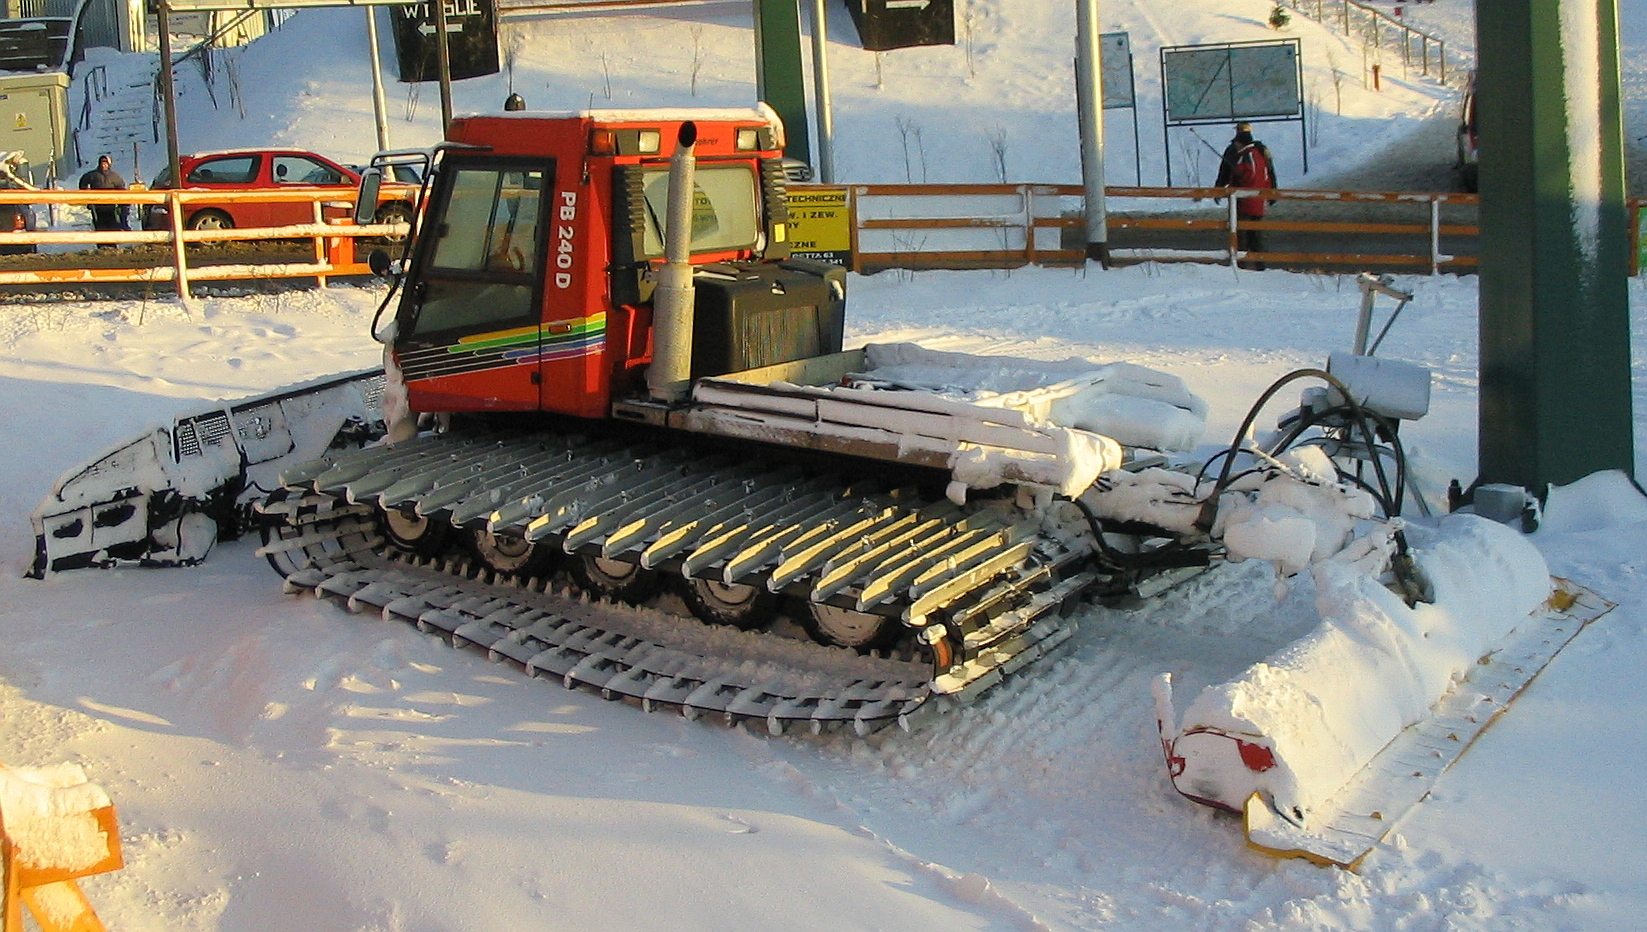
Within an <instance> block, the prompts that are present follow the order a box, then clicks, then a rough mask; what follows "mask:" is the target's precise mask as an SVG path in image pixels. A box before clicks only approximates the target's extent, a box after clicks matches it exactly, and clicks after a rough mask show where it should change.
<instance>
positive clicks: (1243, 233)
mask: <svg viewBox="0 0 1647 932" xmlns="http://www.w3.org/2000/svg"><path fill="white" fill-rule="evenodd" d="M1213 187H1216V188H1278V187H1280V185H1279V184H1278V183H1277V182H1276V180H1275V161H1274V160H1273V159H1271V158H1270V150H1269V149H1268V147H1266V146H1265V145H1264V144H1263V143H1261V142H1259V141H1258V140H1256V139H1254V138H1252V124H1251V123H1238V124H1236V126H1235V138H1234V139H1231V140H1230V144H1229V146H1228V147H1227V148H1225V149H1224V158H1223V160H1222V161H1221V162H1220V163H1219V165H1218V180H1217V181H1215V182H1213ZM1267 206H1268V202H1267V201H1265V200H1264V198H1261V197H1241V198H1236V200H1235V213H1236V217H1237V220H1236V229H1237V233H1236V236H1237V239H1236V245H1237V247H1238V248H1240V249H1241V251H1242V252H1263V251H1264V235H1263V232H1262V231H1260V230H1254V229H1250V228H1248V227H1246V226H1244V225H1242V224H1241V222H1240V221H1242V220H1262V219H1264V209H1265V208H1266V207H1267ZM1250 267H1251V268H1255V269H1262V268H1263V267H1264V263H1262V262H1254V263H1251V264H1250Z"/></svg>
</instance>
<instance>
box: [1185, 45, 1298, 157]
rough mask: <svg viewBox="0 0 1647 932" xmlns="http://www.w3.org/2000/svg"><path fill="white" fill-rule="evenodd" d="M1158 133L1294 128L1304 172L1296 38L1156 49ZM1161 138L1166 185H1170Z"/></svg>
mask: <svg viewBox="0 0 1647 932" xmlns="http://www.w3.org/2000/svg"><path fill="white" fill-rule="evenodd" d="M1161 87H1162V88H1163V89H1164V91H1165V93H1164V94H1162V100H1161V108H1162V110H1163V116H1164V127H1163V130H1162V132H1163V134H1165V133H1167V132H1168V131H1169V130H1170V129H1171V128H1172V127H1174V126H1195V125H1199V124H1204V123H1238V122H1246V123H1267V122H1275V121H1288V122H1297V123H1299V124H1300V132H1299V150H1300V151H1301V153H1302V156H1303V163H1304V171H1305V172H1308V171H1309V170H1310V155H1309V148H1308V146H1307V145H1306V144H1305V140H1306V139H1307V137H1308V135H1309V134H1308V127H1305V126H1304V125H1303V124H1304V121H1305V120H1306V115H1305V111H1304V90H1303V88H1304V57H1303V55H1302V53H1301V50H1300V42H1299V40H1298V39H1273V40H1268V41H1263V42H1224V43H1219V44H1217V45H1181V46H1170V47H1163V48H1162V49H1161ZM1171 156H1172V145H1171V141H1170V139H1169V140H1167V184H1168V186H1171V184H1172V157H1171Z"/></svg>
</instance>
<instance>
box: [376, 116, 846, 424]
mask: <svg viewBox="0 0 1647 932" xmlns="http://www.w3.org/2000/svg"><path fill="white" fill-rule="evenodd" d="M690 115H691V116H692V117H694V118H693V119H690V120H688V119H684V118H683V116H684V115H683V113H682V112H680V111H590V112H585V113H579V114H544V113H527V112H515V113H505V114H497V115H488V116H465V117H459V118H457V119H456V120H454V121H453V123H452V127H451V130H450V132H449V134H448V136H449V140H450V141H449V143H448V144H447V145H445V146H442V147H441V148H440V150H439V154H438V164H437V166H436V170H435V171H434V172H433V173H432V177H433V185H432V189H431V190H430V192H429V195H428V202H427V207H426V209H425V211H424V218H425V220H424V225H423V228H422V230H421V232H420V235H418V236H417V237H416V238H415V240H414V244H415V245H414V250H415V251H414V252H413V254H412V255H411V256H410V257H409V258H410V260H411V261H410V263H409V266H410V268H411V269H412V270H414V271H413V274H412V277H411V279H410V280H409V281H407V282H406V284H405V289H404V291H403V294H402V297H401V300H400V304H399V308H398V311H397V313H396V317H395V321H396V327H395V333H394V337H393V340H392V346H393V350H394V356H395V359H396V360H397V362H398V364H399V368H400V372H401V375H402V378H403V379H404V381H405V385H406V389H407V393H408V400H409V402H410V406H411V409H412V410H413V411H417V412H466V411H547V412H555V413H559V414H567V415H575V416H578V417H585V418H606V417H609V416H611V411H612V402H613V400H614V399H615V398H623V397H626V396H630V395H634V394H635V393H636V391H637V389H638V387H639V385H640V382H639V380H640V378H641V377H642V375H643V373H644V372H645V371H646V368H647V367H648V366H649V365H651V363H652V362H653V358H652V356H653V348H654V347H653V340H652V333H653V329H654V312H653V299H654V291H655V290H656V287H655V286H654V284H653V282H652V280H651V279H653V278H654V276H653V275H649V274H648V272H649V270H650V269H651V268H652V267H653V266H654V265H658V264H659V263H661V262H662V260H663V259H664V242H665V237H664V233H665V226H666V218H667V216H668V193H669V179H670V162H671V157H672V156H674V155H676V153H677V151H678V150H679V149H680V148H681V139H682V133H683V129H684V130H685V131H686V132H687V133H688V134H690V135H691V136H692V143H693V145H692V146H691V148H692V150H693V154H694V156H695V162H696V165H695V173H694V174H695V177H694V183H693V196H692V202H691V205H690V209H691V213H690V227H691V229H690V238H691V243H690V255H689V260H688V261H689V263H690V265H691V266H693V267H695V268H696V269H697V270H698V274H697V275H696V276H695V278H696V281H695V283H694V285H693V287H694V288H695V291H696V301H695V304H696V313H695V314H694V315H692V318H693V321H694V322H693V324H692V325H691V326H692V334H691V336H692V340H691V351H690V371H689V373H682V377H694V378H695V377H701V376H707V375H720V374H723V373H727V372H733V371H737V370H742V369H749V368H754V367H757V366H764V365H769V364H772V363H779V362H787V361H791V360H795V359H803V358H811V357H816V356H821V355H826V354H829V353H834V352H837V351H839V350H840V348H841V333H842V315H843V311H844V303H845V301H844V293H845V292H844V287H843V282H844V277H845V273H844V271H843V270H840V269H836V268H833V267H830V266H827V265H823V264H821V263H816V262H810V261H802V260H789V245H788V241H787V238H786V227H787V223H786V219H787V214H786V209H785V207H784V188H783V170H782V164H781V158H782V152H781V145H782V142H781V135H780V134H781V130H780V128H779V126H778V124H777V123H776V122H775V121H768V120H765V119H763V118H762V117H761V114H760V113H759V112H757V111H747V110H746V111H734V112H730V113H728V112H715V111H704V112H696V111H694V112H691V114H690Z"/></svg>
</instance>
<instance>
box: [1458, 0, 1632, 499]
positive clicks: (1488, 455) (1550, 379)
mask: <svg viewBox="0 0 1647 932" xmlns="http://www.w3.org/2000/svg"><path fill="white" fill-rule="evenodd" d="M1476 36H1477V46H1478V47H1477V61H1478V62H1479V71H1478V73H1477V77H1476V87H1478V88H1480V92H1481V94H1482V95H1483V97H1482V104H1483V106H1482V107H1481V108H1480V110H1479V111H1478V125H1479V132H1480V145H1481V167H1480V189H1481V216H1480V227H1481V264H1480V276H1481V285H1480V287H1481V297H1480V302H1481V313H1480V328H1481V333H1480V345H1481V406H1480V413H1479V427H1480V431H1479V438H1478V447H1479V468H1480V475H1479V477H1478V479H1477V483H1504V484H1509V485H1518V486H1521V487H1522V488H1524V489H1527V490H1528V491H1530V492H1532V493H1534V494H1537V495H1540V496H1542V495H1543V494H1544V492H1545V490H1546V488H1547V487H1548V485H1549V484H1551V483H1556V484H1566V483H1570V482H1573V481H1575V480H1577V479H1580V478H1582V477H1584V476H1586V475H1588V474H1590V473H1592V472H1596V471H1599V470H1605V469H1620V470H1624V471H1625V472H1626V473H1631V474H1633V467H1634V450H1635V444H1634V439H1633V435H1632V426H1633V425H1632V420H1633V418H1632V412H1631V401H1630V309H1629V294H1628V290H1627V286H1628V274H1629V273H1628V269H1629V265H1628V262H1629V253H1628V250H1629V248H1630V244H1629V243H1628V242H1627V239H1628V237H1627V235H1626V231H1627V229H1628V220H1627V216H1626V208H1625V197H1624V158H1623V151H1624V132H1623V120H1622V117H1621V110H1620V94H1619V54H1618V8H1617V5H1616V2H1615V0H1517V2H1513V3H1495V2H1487V3H1479V4H1477V5H1476Z"/></svg>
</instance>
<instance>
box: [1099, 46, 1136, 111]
mask: <svg viewBox="0 0 1647 932" xmlns="http://www.w3.org/2000/svg"><path fill="white" fill-rule="evenodd" d="M1098 60H1099V67H1100V68H1101V69H1102V70H1103V72H1104V109H1105V110H1120V109H1122V108H1124V107H1132V106H1134V105H1135V103H1136V96H1135V94H1134V88H1133V80H1132V42H1131V40H1130V38H1129V37H1128V36H1127V34H1126V33H1124V32H1106V33H1104V34H1103V35H1101V36H1099V37H1098Z"/></svg>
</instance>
